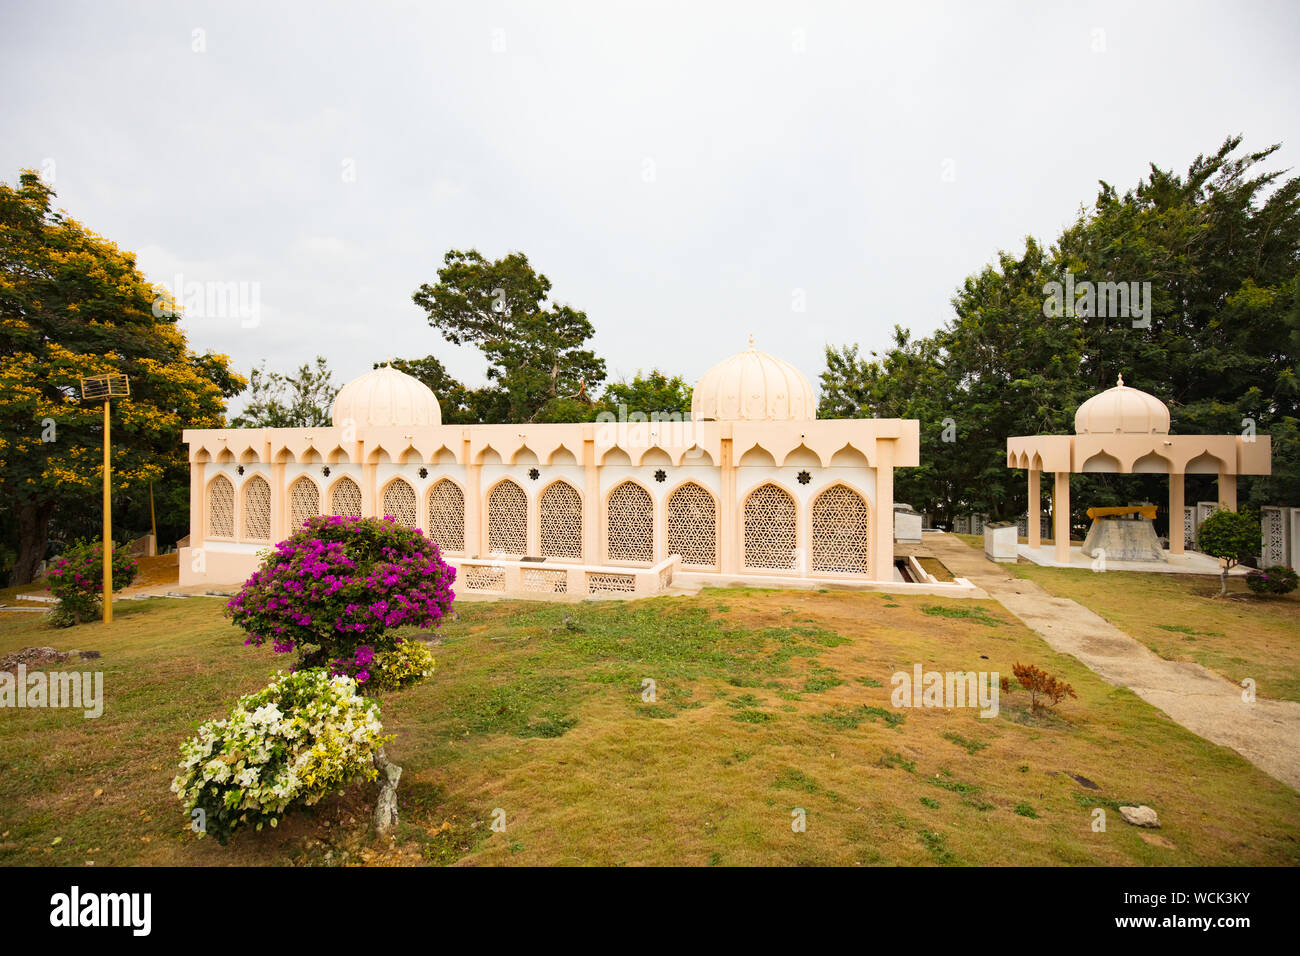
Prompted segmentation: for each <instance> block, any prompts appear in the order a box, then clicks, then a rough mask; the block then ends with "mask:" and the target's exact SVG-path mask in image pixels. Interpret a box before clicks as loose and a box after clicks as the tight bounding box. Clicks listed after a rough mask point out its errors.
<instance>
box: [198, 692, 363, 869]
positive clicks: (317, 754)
mask: <svg viewBox="0 0 1300 956" xmlns="http://www.w3.org/2000/svg"><path fill="white" fill-rule="evenodd" d="M382 735H383V727H382V726H381V724H380V722H379V704H378V702H377V701H375V700H373V699H371V698H367V697H363V696H362V695H361V693H360V691H359V689H358V686H357V682H356V681H355V680H354V679H353V678H351V677H349V676H346V675H343V674H336V675H334V676H331V675H330V674H329V673H328V672H327V671H326V670H324V669H322V668H313V669H310V670H303V671H298V672H296V673H292V674H278V675H277V676H276V678H275V680H273V681H272V682H271V684H269V685H268V686H267V687H265V688H264V689H262V690H260V691H258V692H257V693H255V694H249V695H248V696H246V697H241V698H240V699H239V702H238V703H237V704H236V705H235V708H234V710H232V711H231V713H230V716H229V717H227V718H226V719H224V720H209V721H207V722H206V723H204V724H202V725H200V726H199V729H198V733H197V734H196V735H195V736H194V737H193V738H191V739H190V740H188V741H186V742H185V743H183V744H182V745H181V758H182V759H181V763H180V768H181V773H180V774H179V775H178V776H177V777H176V779H175V780H173V781H172V791H173V792H174V793H176V794H177V795H178V796H179V797H180V799H181V801H182V802H183V803H184V805H185V810H186V812H187V813H188V814H189V815H190V817H191V820H192V821H194V829H195V830H197V831H198V832H199V833H200V834H202V833H207V834H209V835H211V836H213V837H215V838H216V840H217V841H218V842H219V843H221V844H223V845H224V844H225V842H226V841H227V840H228V839H229V838H230V835H231V834H232V833H233V832H234V831H236V830H238V829H241V828H244V827H248V826H253V827H255V828H256V829H258V830H260V829H262V827H263V825H265V824H270V825H271V826H273V827H274V826H275V825H276V824H277V823H278V822H279V820H280V818H281V817H282V816H284V814H285V813H286V812H287V811H289V810H290V809H292V808H293V807H296V806H310V805H311V804H314V803H316V802H317V801H318V800H320V799H321V797H323V796H326V795H327V794H329V793H331V792H337V791H341V790H342V789H343V788H345V787H347V786H348V785H350V784H353V783H359V782H361V781H365V780H374V779H375V778H376V776H377V772H376V769H375V765H374V754H375V752H376V751H377V750H378V749H379V748H380V747H382V746H383V744H384V742H385V740H386V739H388V738H385V737H383V736H382Z"/></svg>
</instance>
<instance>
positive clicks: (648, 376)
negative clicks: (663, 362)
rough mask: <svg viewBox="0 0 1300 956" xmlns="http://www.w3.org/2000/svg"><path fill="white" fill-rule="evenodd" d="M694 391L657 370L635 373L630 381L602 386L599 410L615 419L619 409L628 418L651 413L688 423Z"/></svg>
mask: <svg viewBox="0 0 1300 956" xmlns="http://www.w3.org/2000/svg"><path fill="white" fill-rule="evenodd" d="M694 391H695V390H694V388H693V387H692V386H691V385H689V384H688V383H687V382H686V381H685V380H684V379H683V378H682V377H681V376H680V375H671V376H670V375H668V374H667V373H665V372H662V371H660V370H659V369H657V368H654V369H651V370H650V371H649V372H642V371H641V370H640V369H638V370H637V373H636V374H635V375H634V376H632V379H631V381H628V380H626V379H625V380H623V381H621V382H610V383H609V384H608V385H607V386H605V394H604V395H602V396H601V402H600V404H601V406H602V408H601V410H602V411H607V412H612V413H614V414H615V415H617V414H618V411H619V406H620V405H621V406H623V407H624V408H626V409H627V414H629V415H631V414H632V413H634V412H639V413H641V414H643V415H647V416H649V415H652V414H654V413H655V412H659V413H660V414H661V415H664V414H666V415H671V414H673V413H680V414H681V416H682V419H683V420H684V421H685V420H689V419H690V413H691V396H692V394H693V393H694Z"/></svg>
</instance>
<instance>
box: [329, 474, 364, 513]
mask: <svg viewBox="0 0 1300 956" xmlns="http://www.w3.org/2000/svg"><path fill="white" fill-rule="evenodd" d="M330 513H331V514H336V515H342V516H343V517H345V518H360V517H361V486H360V485H358V484H357V483H356V482H355V481H353V480H352V479H351V478H340V479H339V480H338V483H337V484H335V485H334V490H333V491H331V492H330Z"/></svg>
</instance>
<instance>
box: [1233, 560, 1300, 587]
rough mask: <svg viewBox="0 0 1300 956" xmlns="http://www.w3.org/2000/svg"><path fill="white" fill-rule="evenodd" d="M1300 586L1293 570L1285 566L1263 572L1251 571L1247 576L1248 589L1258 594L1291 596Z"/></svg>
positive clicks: (1274, 567) (1278, 565)
mask: <svg viewBox="0 0 1300 956" xmlns="http://www.w3.org/2000/svg"><path fill="white" fill-rule="evenodd" d="M1297 584H1300V579H1298V578H1297V577H1296V573H1295V571H1294V570H1293V569H1291V568H1288V567H1287V566H1286V565H1285V564H1275V565H1273V567H1271V568H1265V569H1264V570H1263V571H1251V572H1250V573H1249V574H1247V575H1246V587H1248V588H1250V589H1251V590H1252V591H1254V592H1255V593H1256V594H1290V593H1291V592H1292V591H1294V590H1295V589H1296V586H1297Z"/></svg>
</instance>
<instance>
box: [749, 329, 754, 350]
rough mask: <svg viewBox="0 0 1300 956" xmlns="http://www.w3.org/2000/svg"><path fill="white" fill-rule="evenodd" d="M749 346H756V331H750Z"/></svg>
mask: <svg viewBox="0 0 1300 956" xmlns="http://www.w3.org/2000/svg"><path fill="white" fill-rule="evenodd" d="M749 347H750V348H751V349H752V348H753V347H754V333H753V332H750V333H749Z"/></svg>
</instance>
